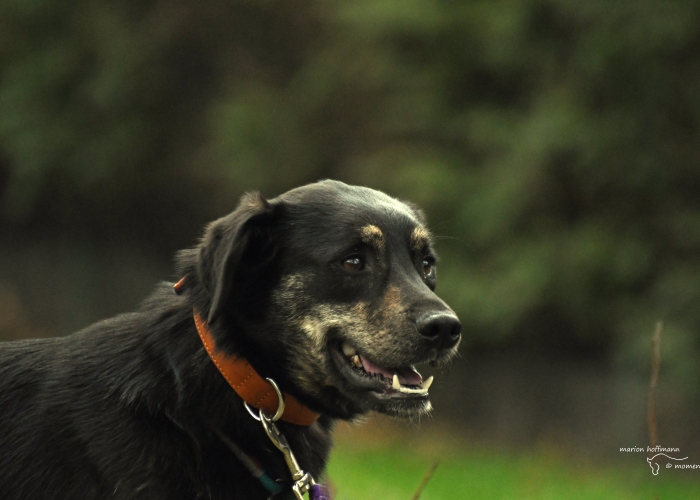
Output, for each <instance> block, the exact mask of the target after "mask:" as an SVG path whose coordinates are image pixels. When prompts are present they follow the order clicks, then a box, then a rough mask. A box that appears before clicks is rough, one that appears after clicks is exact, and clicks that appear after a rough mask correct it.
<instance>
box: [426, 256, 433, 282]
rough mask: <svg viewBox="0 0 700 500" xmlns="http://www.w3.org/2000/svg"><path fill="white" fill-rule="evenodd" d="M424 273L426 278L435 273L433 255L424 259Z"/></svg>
mask: <svg viewBox="0 0 700 500" xmlns="http://www.w3.org/2000/svg"><path fill="white" fill-rule="evenodd" d="M423 274H424V275H425V277H426V278H430V277H432V276H433V275H434V274H435V259H433V258H432V257H426V258H425V259H423Z"/></svg>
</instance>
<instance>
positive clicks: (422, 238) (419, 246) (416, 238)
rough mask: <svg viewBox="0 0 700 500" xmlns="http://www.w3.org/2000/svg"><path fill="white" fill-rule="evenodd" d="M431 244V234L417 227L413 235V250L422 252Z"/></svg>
mask: <svg viewBox="0 0 700 500" xmlns="http://www.w3.org/2000/svg"><path fill="white" fill-rule="evenodd" d="M429 243H430V233H429V232H428V230H427V229H425V228H424V227H423V226H416V228H415V229H414V230H413V232H412V233H411V250H413V251H414V252H420V251H421V250H423V248H425V247H426V246H427V245H428V244H429Z"/></svg>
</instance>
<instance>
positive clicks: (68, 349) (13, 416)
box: [0, 181, 461, 500]
mask: <svg viewBox="0 0 700 500" xmlns="http://www.w3.org/2000/svg"><path fill="white" fill-rule="evenodd" d="M178 262H179V268H178V272H179V276H181V277H183V279H182V280H181V281H180V282H179V283H178V284H177V285H176V287H175V288H173V285H172V284H164V285H162V286H160V287H159V288H158V289H157V290H156V291H155V293H154V294H153V295H152V296H151V297H150V298H149V299H148V300H147V301H146V302H145V303H144V305H143V307H142V308H141V310H140V311H138V312H134V313H129V314H123V315H120V316H117V317H115V318H112V319H109V320H106V321H102V322H100V323H97V324H95V325H92V326H90V327H88V328H87V329H85V330H83V331H81V332H78V333H76V334H74V335H71V336H68V337H65V338H55V339H46V340H30V341H19V342H11V343H4V344H0V498H1V499H3V500H9V499H18V500H19V499H21V500H43V499H100V500H102V499H107V498H119V499H128V500H134V499H148V500H157V499H164V500H165V499H167V500H176V499H188V500H190V499H196V498H201V499H248V498H251V499H257V498H260V499H263V498H268V497H271V496H274V494H275V493H276V492H277V491H280V490H281V492H280V493H279V496H278V498H283V497H284V498H287V497H289V496H290V495H291V486H292V483H293V481H292V477H291V474H290V471H289V469H288V468H287V466H286V464H285V461H284V459H283V455H282V453H281V452H280V451H279V450H278V449H277V448H275V447H274V446H273V443H272V442H271V440H270V439H268V436H267V435H266V433H265V431H264V429H263V427H262V426H261V424H260V422H258V421H256V420H255V419H254V418H253V417H252V416H251V415H250V414H249V411H247V409H246V407H245V406H244V401H243V399H242V397H246V398H247V396H245V395H244V396H239V395H238V392H237V391H240V390H243V392H245V390H247V389H246V388H245V387H244V388H243V389H241V387H242V386H243V385H245V384H244V382H245V383H247V380H243V379H247V378H248V375H246V376H245V377H243V378H241V379H240V380H237V379H235V376H233V375H230V374H227V373H225V372H226V366H223V364H225V363H228V362H229V361H231V360H236V362H238V361H241V360H242V362H243V363H246V362H247V363H249V365H246V366H248V368H246V369H248V370H250V374H249V375H250V377H252V378H251V380H256V381H257V382H256V383H258V382H259V383H261V384H263V385H265V384H267V386H266V387H267V389H266V392H265V393H264V394H260V393H258V394H257V395H254V396H253V399H259V401H248V403H249V406H258V407H262V408H263V411H264V414H265V415H271V414H272V413H274V411H275V409H276V408H277V396H276V394H275V392H274V391H272V390H271V389H270V386H269V384H268V383H267V382H264V381H263V379H262V378H260V377H265V378H267V377H269V378H271V379H272V380H274V381H275V382H276V383H277V385H278V386H279V388H280V389H281V391H282V392H283V393H284V394H285V396H284V399H285V401H286V402H287V403H288V404H287V406H288V407H294V412H292V413H290V417H289V418H288V419H286V421H285V418H284V417H283V419H282V421H279V422H278V423H277V424H276V425H277V427H278V428H279V430H280V431H281V432H282V434H284V435H285V436H286V438H287V440H288V442H289V445H290V447H291V450H292V451H293V452H294V453H295V455H296V458H297V459H298V462H299V465H300V466H301V468H302V469H303V470H304V471H307V472H309V473H311V474H312V475H313V477H315V478H317V479H318V478H319V476H320V475H322V474H323V471H324V468H325V465H326V462H327V460H328V455H329V452H330V446H331V431H332V428H333V424H334V422H335V421H336V420H337V419H343V420H348V419H353V418H354V417H357V416H359V415H361V414H363V413H366V412H368V411H371V410H374V411H378V412H382V413H386V414H389V415H395V416H400V417H411V416H416V415H420V414H422V413H425V412H427V411H429V410H430V402H429V398H428V390H427V388H428V386H429V385H430V381H431V380H432V378H431V380H427V381H423V380H422V377H421V376H420V375H419V374H418V372H416V371H415V369H414V368H413V365H414V364H417V363H423V362H429V363H433V364H442V363H444V362H446V361H447V360H448V359H449V358H450V357H452V355H454V354H455V353H456V349H457V344H458V343H459V339H460V329H461V327H460V324H459V321H458V319H457V317H456V316H455V314H454V313H453V312H452V310H451V309H450V308H449V307H448V306H447V305H446V304H445V303H444V302H443V301H442V300H440V299H439V298H438V297H437V296H436V295H435V294H434V293H433V289H434V288H435V283H436V281H435V280H436V277H435V263H436V257H435V254H434V252H433V249H432V247H431V242H430V235H429V233H428V231H427V229H426V228H425V225H424V217H423V215H422V213H421V212H420V210H418V209H417V208H415V207H414V206H412V205H408V204H405V203H402V202H400V201H398V200H396V199H394V198H391V197H389V196H387V195H385V194H383V193H381V192H378V191H375V190H372V189H367V188H362V187H353V186H348V185H345V184H343V183H340V182H335V181H323V182H319V183H316V184H311V185H308V186H304V187H301V188H298V189H294V190H292V191H289V192H288V193H286V194H283V195H282V196H280V197H278V198H275V199H273V200H269V201H267V200H265V199H263V198H262V197H261V196H260V195H257V194H248V195H246V196H244V197H243V198H242V200H241V202H240V205H239V206H238V208H237V209H236V210H235V211H234V212H233V213H231V214H229V215H228V216H226V217H224V218H222V219H219V220H217V221H215V222H213V223H212V224H210V225H209V227H208V228H207V230H206V233H205V235H204V238H203V239H202V241H201V244H199V245H198V246H197V247H196V248H194V249H191V250H185V251H182V252H181V253H180V254H179V256H178ZM0 307H1V306H0ZM203 343H204V344H207V349H208V350H209V352H210V353H211V357H210V356H209V355H208V353H207V350H205V347H204V346H203ZM234 355H235V356H234ZM217 356H218V358H217ZM215 363H216V364H215ZM217 365H221V366H218V369H217ZM236 366H237V365H236ZM236 366H233V370H234V371H235V370H237V369H239V368H241V367H240V366H238V367H236ZM250 367H252V368H250ZM253 369H254V371H255V372H257V374H259V375H260V377H258V376H257V375H256V374H255V373H254V372H253ZM220 370H221V372H220ZM222 373H224V375H225V376H222ZM225 377H226V378H225ZM230 377H234V379H233V380H231V379H230ZM227 379H228V380H227ZM232 386H236V387H237V388H236V391H234V390H233V389H232ZM253 389H254V388H253ZM253 389H251V390H253ZM253 392H255V391H254V390H253ZM258 396H260V397H259V398H258ZM263 400H265V401H266V402H264V401H263ZM268 407H269V408H271V409H269V408H268ZM255 413H257V410H255ZM290 422H294V423H290ZM255 464H257V465H255ZM262 472H265V474H263V475H262V476H261V474H262ZM258 476H260V477H258ZM271 479H274V480H276V481H277V483H274V482H273V483H272V484H270V480H271Z"/></svg>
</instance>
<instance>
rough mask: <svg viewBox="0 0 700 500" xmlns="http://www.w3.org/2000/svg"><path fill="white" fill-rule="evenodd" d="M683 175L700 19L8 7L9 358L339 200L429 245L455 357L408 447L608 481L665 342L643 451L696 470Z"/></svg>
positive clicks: (4, 157) (1, 85)
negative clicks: (353, 192) (533, 463)
mask: <svg viewBox="0 0 700 500" xmlns="http://www.w3.org/2000/svg"><path fill="white" fill-rule="evenodd" d="M699 159H700V2H699V1H697V0H694V1H691V0H686V1H683V0H678V1H676V0H635V1H630V0H618V1H603V0H588V1H583V0H579V1H576V0H539V1H535V0H532V1H530V0H498V1H496V0H492V1H476V0H475V1H467V0H463V1H449V0H442V1H440V0H432V1H431V0H401V1H399V0H395V1H388V0H386V1H380V0H375V1H368V0H365V1H363V0H345V1H339V0H326V1H312V0H308V1H307V0H299V1H288V0H287V1H282V0H228V1H215V0H206V1H199V2H194V1H187V0H168V1H153V0H138V1H136V0H122V1H120V2H116V1H107V0H94V1H88V0H63V1H61V2H58V1H55V0H54V1H42V0H0V338H1V339H7V340H10V339H17V338H24V337H32V336H49V335H64V334H68V333H70V332H72V331H74V330H76V329H78V328H80V327H82V326H85V325H87V324H89V323H90V322H92V321H95V320H97V319H99V318H102V317H106V316H109V315H112V314H115V313H117V312H122V311H126V310H129V309H133V308H134V307H136V306H137V304H138V303H139V302H140V301H141V300H142V299H143V298H144V297H145V296H146V295H147V294H148V293H149V291H150V290H151V289H152V287H153V286H154V283H155V282H156V281H158V280H162V279H170V280H173V279H175V278H176V277H175V276H174V275H173V274H172V266H171V257H172V255H173V253H174V252H175V251H176V250H177V249H180V248H184V247H187V246H190V245H192V244H194V243H195V242H196V240H197V237H198V236H199V235H200V232H201V228H202V226H203V225H204V224H205V223H206V222H207V221H209V220H212V219H214V218H216V217H219V216H221V215H223V214H224V213H227V212H228V211H230V210H232V209H233V208H234V206H235V204H236V201H237V198H238V197H239V196H240V194H242V193H243V192H244V191H246V190H250V189H257V190H260V191H261V192H262V193H263V194H264V195H265V196H268V197H273V196H276V195H277V194H280V193H281V192H283V191H285V190H287V189H289V188H292V187H295V186H297V185H300V184H303V183H307V182H313V181H315V180H318V179H322V178H335V179H339V180H343V181H346V182H349V183H355V184H362V185H367V186H370V187H374V188H377V189H381V190H384V191H386V192H388V193H389V194H392V195H394V196H398V197H401V198H405V199H410V200H412V201H414V202H416V203H418V204H420V205H421V206H422V207H423V208H424V209H425V210H426V212H427V214H428V217H429V220H430V223H431V227H432V228H433V230H434V232H435V233H436V234H437V235H438V237H439V239H438V250H439V251H440V253H441V256H442V262H441V265H440V270H439V274H440V285H439V287H438V292H439V293H440V294H441V295H442V296H443V297H444V298H445V299H446V300H447V302H448V303H450V304H451V305H452V306H453V308H454V309H455V310H456V311H457V312H458V314H459V316H460V318H461V320H462V323H463V326H464V332H465V334H466V335H465V342H463V344H462V348H461V351H462V359H460V360H457V361H456V362H455V363H454V364H453V366H452V368H451V369H450V370H449V372H447V373H443V374H439V375H438V377H437V381H436V384H435V386H434V387H435V389H434V393H435V395H434V406H435V407H436V412H435V417H434V418H432V419H431V420H430V421H429V422H427V423H426V422H424V423H423V424H421V426H422V427H423V429H422V430H424V431H425V432H426V433H427V435H431V436H436V437H435V439H442V438H440V436H444V435H445V434H444V433H445V431H444V429H450V432H449V433H448V434H447V435H448V436H453V435H458V436H461V438H460V439H464V440H465V441H463V442H469V443H476V442H478V443H481V445H480V448H479V449H481V450H491V451H490V453H492V454H493V455H492V458H493V460H498V459H500V458H503V457H505V456H506V455H507V454H508V453H512V454H514V455H512V456H514V457H518V456H519V455H518V454H519V453H522V454H524V455H522V456H523V457H528V456H530V455H528V453H533V452H532V451H531V450H532V449H533V447H536V446H543V445H542V443H545V444H546V446H545V448H546V450H549V451H545V452H542V456H543V457H545V459H543V460H545V462H546V460H547V459H546V457H549V456H550V455H551V454H552V453H555V454H563V455H561V456H564V457H568V458H567V459H569V460H576V459H578V458H576V457H579V458H580V457H588V458H587V459H590V460H594V461H595V460H598V459H599V458H600V459H603V460H605V461H610V464H612V465H608V466H605V467H611V468H612V469H611V470H616V467H618V465H616V464H617V461H622V462H624V460H628V459H630V457H621V454H620V453H619V448H620V447H630V446H645V445H646V444H647V438H646V386H647V384H648V380H649V368H650V355H649V352H650V350H649V347H650V339H651V335H652V332H653V329H654V325H655V322H656V321H658V320H663V321H664V325H665V327H664V333H663V336H662V341H661V345H662V367H661V380H660V385H659V393H658V414H659V435H660V439H661V444H662V445H666V446H674V447H680V448H681V450H682V451H683V452H686V453H687V455H689V456H690V457H691V458H693V457H694V459H695V460H696V461H697V462H698V463H700V428H699V427H698V424H697V422H698V414H699V412H698V410H700V338H699V336H698V330H699V328H700V164H699V162H698V160H699ZM431 392H433V391H431ZM370 428H372V429H373V428H374V427H371V426H370ZM404 431H405V432H408V434H410V435H411V436H413V435H414V434H413V431H412V429H404ZM446 439H447V441H449V442H451V441H452V439H451V438H446ZM351 441H352V440H348V443H350V442H351ZM390 442H391V440H390V439H389V440H387V443H388V444H387V447H386V448H385V449H384V451H383V452H382V453H389V456H391V451H390V450H392V449H393V448H391V445H390ZM459 442H462V441H459ZM455 443H457V442H455ZM455 443H453V444H454V446H456V447H458V448H459V449H460V450H461V449H462V445H457V444H455ZM341 444H342V443H341ZM343 446H346V445H343ZM345 449H347V451H348V454H347V455H346V454H342V453H341V451H339V450H345ZM387 450H389V451H387ZM507 450H509V451H507ZM552 450H557V451H556V452H554V451H552ZM335 453H336V455H334V457H335V456H338V457H341V456H342V457H348V456H352V450H351V449H350V448H342V447H341V448H339V449H338V450H336V452H335ZM339 453H341V455H338V454H339ZM455 453H457V452H455ZM460 453H461V452H460ZM480 453H481V452H480ZM483 453H487V452H486V451H483ZM538 453H539V452H538ZM504 454H505V455H504ZM394 455H395V456H404V455H405V451H398V452H396V453H395V454H394ZM538 456H539V455H538ZM556 456H559V455H556ZM470 457H471V455H470ZM499 457H500V458H499ZM472 458H473V457H472ZM637 458H638V460H637V461H636V462H634V464H637V465H632V467H636V468H634V470H635V471H637V470H638V471H639V474H644V475H645V477H646V475H647V474H648V473H649V470H648V466H647V464H646V462H645V460H644V457H643V456H642V455H639V456H638V457H637ZM334 460H336V459H335V458H334ZM337 460H341V458H338V459H337ZM470 460H471V458H470ZM503 460H506V461H507V460H508V459H507V458H503ZM513 460H515V461H517V460H519V459H518V458H514V459H513ZM523 460H524V459H523ZM550 462H551V460H550ZM334 463H341V462H334ZM547 463H549V462H547ZM553 463H555V464H556V465H557V466H560V465H561V464H560V461H558V460H554V461H553ZM596 463H597V462H596ZM606 463H608V462H606ZM429 465H430V460H427V461H426V462H425V467H424V468H425V469H427V468H428V467H429ZM348 467H349V466H348ZM397 467H398V466H397ZM470 467H471V466H469V465H468V463H467V462H465V465H464V470H463V471H462V472H460V474H463V475H462V476H459V477H457V476H455V477H454V478H453V482H461V481H464V477H466V475H469V469H470ZM513 467H516V465H515V463H514V462H513V463H511V464H510V465H508V466H506V467H505V468H506V469H509V470H510V469H512V468H513ZM542 467H545V468H546V464H543V465H542ZM572 467H573V466H572ZM620 467H622V466H621V465H620ZM447 468H448V467H447ZM438 470H440V469H438ZM606 470H607V469H606ZM331 471H332V472H334V471H335V472H334V473H335V474H336V475H337V474H338V472H337V467H336V466H335V465H333V466H332V467H331ZM663 472H667V474H666V479H665V480H669V478H673V477H677V478H678V480H679V481H680V480H681V479H682V480H687V479H690V478H691V477H697V472H696V471H695V472H691V471H682V472H679V471H662V473H663ZM340 474H341V476H342V472H341V473H340ZM494 474H495V475H496V477H500V472H494ZM601 474H602V476H601V477H604V478H605V477H608V476H605V473H601ZM340 479H342V477H341V478H339V482H340ZM654 479H656V478H654ZM446 480H447V479H446ZM436 481H437V474H436ZM601 481H603V483H601V484H603V486H601V488H602V489H601V491H603V492H605V491H608V490H607V489H606V487H605V484H607V483H605V481H604V480H601ZM627 481H628V479H624V478H623V479H621V483H622V484H623V485H624V484H626V482H627ZM417 482H419V481H416V483H417ZM501 486H502V485H501ZM429 488H430V486H429ZM613 490H614V488H613V489H611V490H610V491H613ZM499 491H500V490H499ZM517 491H519V492H521V493H522V491H523V490H522V488H517ZM536 491H540V490H536ZM640 491H641V490H640ZM429 493H430V492H429V490H426V495H429ZM433 494H434V495H439V494H438V493H433ZM347 495H348V496H350V497H352V495H353V493H352V489H351V490H350V492H349V493H347ZM355 495H356V496H355V498H360V496H358V495H359V494H355ZM446 495H447V496H444V497H443V496H440V498H450V495H454V493H451V494H446ZM494 495H495V494H494ZM669 495H671V496H669ZM465 497H466V495H465ZM515 497H516V496H513V498H515ZM550 497H551V498H557V497H560V496H558V495H557V494H556V493H551V492H550V493H546V492H543V493H541V494H539V493H536V494H535V495H534V496H533V498H550ZM592 497H593V496H591V498H592ZM609 497H610V498H622V497H621V496H619V495H614V494H613V495H611V496H609ZM666 497H668V498H673V497H674V495H673V494H667V495H666ZM426 498H427V496H426ZM432 498H438V496H433V497H432ZM475 498H476V497H475ZM484 498H489V497H488V496H485V497H484ZM490 498H511V497H510V496H508V495H507V494H504V495H503V496H501V497H498V496H497V495H495V496H492V497H490ZM522 498H524V497H522ZM528 498H529V497H528ZM596 498H597V497H596ZM601 498H602V497H601ZM605 498H608V496H605ZM676 498H678V497H676Z"/></svg>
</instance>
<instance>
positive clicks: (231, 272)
mask: <svg viewBox="0 0 700 500" xmlns="http://www.w3.org/2000/svg"><path fill="white" fill-rule="evenodd" d="M198 251H199V254H198V256H197V264H196V271H195V272H196V274H197V276H198V281H199V282H200V283H201V284H202V285H203V287H204V289H205V290H206V296H207V298H206V304H205V312H206V313H207V317H208V320H209V323H210V324H212V325H214V326H215V328H216V330H218V332H219V336H220V337H223V338H220V341H221V345H222V348H224V349H230V350H232V351H235V352H237V353H239V354H242V355H244V356H245V357H247V358H248V359H249V360H250V361H251V363H252V364H253V365H254V366H255V367H256V368H257V369H258V371H259V372H260V373H261V374H262V375H263V376H272V377H273V378H275V380H276V381H277V382H278V383H279V384H280V385H281V386H282V388H283V390H285V391H287V392H289V393H291V394H294V395H295V396H297V397H298V398H299V399H300V400H302V401H304V402H306V403H307V404H308V405H309V406H311V407H312V408H314V409H317V410H319V411H321V412H323V413H326V414H328V415H331V416H335V417H339V418H351V417H354V416H356V415H358V414H361V413H364V412H366V411H369V410H376V411H379V412H383V413H387V414H391V415H398V416H413V415H418V414H421V413H424V412H426V411H428V410H429V409H430V401H429V397H428V387H429V384H430V381H431V380H432V378H431V379H429V380H423V379H422V377H421V375H420V374H419V373H418V372H417V371H416V369H415V368H414V365H416V364H419V363H426V362H428V363H432V364H442V363H444V362H446V361H447V360H448V359H450V358H451V357H452V356H453V355H454V354H455V353H456V350H457V345H458V344H459V341H460V330H461V326H460V323H459V320H458V319H457V316H456V315H455V314H454V312H453V311H452V310H451V309H450V308H449V307H448V306H447V305H446V304H445V303H444V302H443V301H442V300H440V299H439V298H438V297H437V295H435V293H434V289H435V286H436V268H435V266H436V261H437V258H436V255H435V252H434V250H433V248H432V243H431V237H430V233H429V232H428V230H427V228H426V226H425V221H424V217H423V215H422V214H421V212H420V211H419V210H418V209H417V208H415V207H413V206H411V205H408V204H406V203H403V202H401V201H398V200H396V199H394V198H391V197H389V196H387V195H386V194H384V193H381V192H379V191H375V190H372V189H368V188H363V187H355V186H348V185H346V184H343V183H341V182H336V181H323V182H319V183H316V184H311V185H307V186H303V187H300V188H297V189H294V190H292V191H289V192H287V193H285V194H283V195H281V196H279V197H278V198H275V199H273V200H269V201H267V200H264V199H263V198H262V197H260V196H259V195H257V194H249V195H246V196H244V197H243V199H242V201H241V204H240V205H239V207H238V208H237V209H236V211H234V212H233V213H232V214H230V215H229V216H227V217H224V218H222V219H219V220H218V221H216V222H214V223H212V224H211V225H210V226H209V228H208V229H207V233H206V235H205V238H204V239H203V241H202V244H201V246H200V247H199V250H198Z"/></svg>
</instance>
